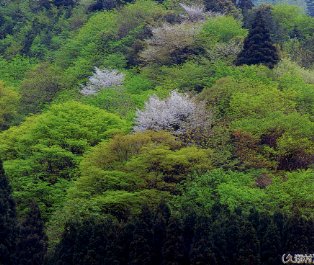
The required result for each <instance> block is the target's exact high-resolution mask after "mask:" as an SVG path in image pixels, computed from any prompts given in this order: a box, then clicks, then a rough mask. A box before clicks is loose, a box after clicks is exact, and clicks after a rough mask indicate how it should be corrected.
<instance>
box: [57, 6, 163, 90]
mask: <svg viewBox="0 0 314 265" xmlns="http://www.w3.org/2000/svg"><path fill="white" fill-rule="evenodd" d="M163 12H164V11H163V8H162V6H160V5H157V4H156V3H155V2H153V1H141V0H140V1H136V2H135V3H134V4H129V5H126V6H125V7H123V8H122V9H121V10H120V11H119V12H116V11H106V12H100V13H97V14H95V15H93V16H92V17H91V18H90V19H89V20H88V22H87V23H86V24H85V25H84V26H83V27H82V28H80V30H79V31H78V33H77V34H75V35H74V37H73V38H71V39H70V40H69V41H68V42H67V44H66V45H65V46H64V47H63V48H62V49H60V51H58V54H57V59H56V61H57V64H58V65H59V66H61V67H62V68H65V69H66V70H65V76H66V80H67V84H68V86H73V85H77V83H79V82H80V81H83V80H84V79H85V78H87V77H88V76H90V74H91V72H92V70H93V67H94V66H107V67H118V68H121V67H124V66H125V64H126V60H127V59H128V60H133V59H132V58H130V56H132V45H133V43H134V42H135V41H136V40H137V39H138V38H140V36H141V35H142V34H143V31H144V26H145V25H146V24H147V23H152V22H153V21H154V20H156V19H159V18H161V17H162V16H163Z"/></svg>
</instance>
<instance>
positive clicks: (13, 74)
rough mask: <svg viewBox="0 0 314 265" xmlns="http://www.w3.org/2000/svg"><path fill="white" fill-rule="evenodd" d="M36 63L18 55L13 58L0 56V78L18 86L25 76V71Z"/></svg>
mask: <svg viewBox="0 0 314 265" xmlns="http://www.w3.org/2000/svg"><path fill="white" fill-rule="evenodd" d="M33 65H34V63H33V62H32V61H31V60H30V59H28V58H25V57H20V56H17V57H15V58H13V59H12V60H5V59H4V58H0V80H3V81H5V82H6V83H8V84H10V85H13V86H17V85H19V83H20V82H21V80H22V79H23V78H24V77H25V73H26V72H27V71H28V70H30V69H31V68H32V67H33Z"/></svg>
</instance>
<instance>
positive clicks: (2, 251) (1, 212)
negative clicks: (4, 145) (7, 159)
mask: <svg viewBox="0 0 314 265" xmlns="http://www.w3.org/2000/svg"><path fill="white" fill-rule="evenodd" d="M11 192H12V191H11V187H10V185H9V183H8V179H7V178H6V176H5V172H4V169H3V166H2V161H1V160H0V264H1V265H11V264H12V263H13V257H14V252H15V245H16V244H15V242H16V235H17V230H18V229H17V220H16V211H15V202H14V200H13V198H12V195H11Z"/></svg>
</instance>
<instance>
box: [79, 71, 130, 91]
mask: <svg viewBox="0 0 314 265" xmlns="http://www.w3.org/2000/svg"><path fill="white" fill-rule="evenodd" d="M124 77H125V76H124V74H123V73H120V72H118V71H117V70H110V69H102V70H101V69H99V68H98V67H95V72H94V74H93V75H92V76H91V77H90V78H89V79H88V82H87V83H86V85H84V86H83V87H82V90H81V93H82V94H83V95H85V96H88V95H93V94H96V93H97V92H98V91H100V90H101V89H104V88H107V87H112V86H120V85H122V84H123V81H124Z"/></svg>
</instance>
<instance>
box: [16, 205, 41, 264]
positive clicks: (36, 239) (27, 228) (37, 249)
mask: <svg viewBox="0 0 314 265" xmlns="http://www.w3.org/2000/svg"><path fill="white" fill-rule="evenodd" d="M46 252H47V236H46V234H45V231H44V222H43V220H42V218H41V214H40V210H39V208H38V205H37V204H36V203H35V202H32V203H31V205H30V211H29V213H28V215H27V217H26V219H25V221H24V222H23V223H22V225H21V227H20V232H19V238H18V243H17V264H18V265H41V264H43V262H44V259H45V256H46Z"/></svg>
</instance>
